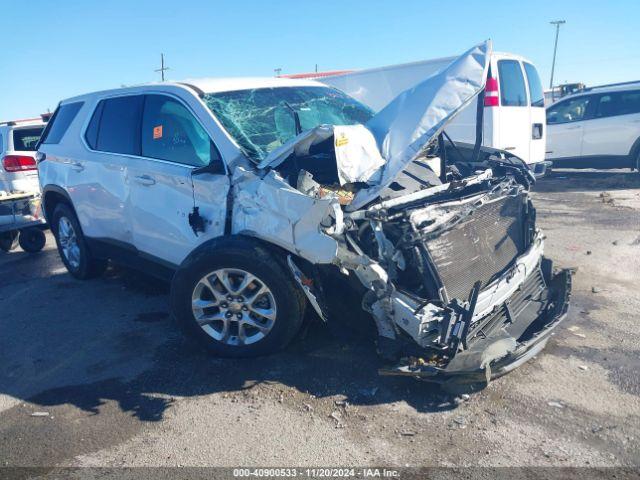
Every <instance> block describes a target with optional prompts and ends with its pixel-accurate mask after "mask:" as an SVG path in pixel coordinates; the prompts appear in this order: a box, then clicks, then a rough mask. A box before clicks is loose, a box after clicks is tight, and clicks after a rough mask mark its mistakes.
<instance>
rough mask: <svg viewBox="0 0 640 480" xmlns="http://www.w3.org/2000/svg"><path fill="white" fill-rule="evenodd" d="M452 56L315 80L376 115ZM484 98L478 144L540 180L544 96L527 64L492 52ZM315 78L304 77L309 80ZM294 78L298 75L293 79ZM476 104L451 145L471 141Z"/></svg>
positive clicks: (454, 129)
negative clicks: (511, 158) (517, 161)
mask: <svg viewBox="0 0 640 480" xmlns="http://www.w3.org/2000/svg"><path fill="white" fill-rule="evenodd" d="M453 60H455V57H446V58H437V59H432V60H424V61H420V62H413V63H405V64H400V65H389V66H386V67H379V68H372V69H367V70H356V71H353V72H346V73H344V72H342V73H338V74H335V75H322V76H321V77H319V78H318V81H320V82H322V83H324V84H326V85H330V86H333V87H336V88H338V89H340V90H342V91H344V92H345V93H347V94H349V95H350V96H352V97H354V98H356V99H357V100H360V101H361V102H362V103H364V104H365V105H367V106H369V107H371V108H372V109H373V111H375V112H377V111H379V110H381V109H382V108H384V107H385V106H386V105H387V104H388V103H389V102H391V101H392V100H393V99H394V98H395V97H396V96H398V95H399V94H400V93H402V92H403V91H405V90H406V89H408V88H412V87H414V86H415V85H416V84H418V83H419V82H421V81H422V80H423V79H424V78H426V77H427V76H429V75H432V74H434V73H436V72H438V71H439V70H441V69H443V68H446V67H447V65H449V64H450V63H451V62H452V61H453ZM489 63H490V66H489V76H488V79H487V85H486V90H485V96H484V107H485V111H484V122H483V139H482V144H483V145H484V146H487V147H492V148H498V149H500V150H507V151H508V152H510V153H512V154H513V155H516V156H518V157H520V158H522V159H523V160H524V161H525V162H526V163H527V164H529V166H530V167H531V169H532V170H534V172H535V173H536V174H537V175H544V173H545V170H546V166H547V163H546V162H545V135H546V133H545V129H544V123H545V111H544V92H543V89H542V84H541V83H540V77H539V75H538V71H537V69H536V67H535V65H534V64H533V62H531V61H530V60H527V59H526V58H524V57H522V56H520V55H515V54H513V53H503V52H493V53H492V54H491V60H490V62H489ZM314 75H317V74H308V75H305V76H308V77H311V78H312V77H313V76H314ZM293 77H300V75H293ZM476 115H477V102H475V101H474V102H471V103H470V104H469V106H468V107H467V108H465V109H464V110H462V111H461V112H460V113H459V114H458V115H457V117H456V118H455V119H453V120H452V121H451V122H450V123H449V124H448V126H447V129H446V133H447V134H448V135H449V136H450V137H451V138H453V139H454V140H455V141H462V142H473V139H474V138H475V134H476V132H475V126H476Z"/></svg>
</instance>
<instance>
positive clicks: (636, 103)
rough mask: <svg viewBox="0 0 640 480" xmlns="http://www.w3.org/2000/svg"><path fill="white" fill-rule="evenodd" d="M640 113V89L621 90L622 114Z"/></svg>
mask: <svg viewBox="0 0 640 480" xmlns="http://www.w3.org/2000/svg"><path fill="white" fill-rule="evenodd" d="M631 113H640V90H634V91H631V92H620V115H629V114H631Z"/></svg>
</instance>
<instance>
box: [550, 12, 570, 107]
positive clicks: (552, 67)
mask: <svg viewBox="0 0 640 480" xmlns="http://www.w3.org/2000/svg"><path fill="white" fill-rule="evenodd" d="M549 23H550V24H551V25H555V26H556V42H555V44H554V46H553V62H551V80H550V81H549V88H550V89H551V98H553V97H554V95H553V71H554V70H555V68H556V52H557V51H558V34H559V33H560V25H564V24H565V23H567V22H566V21H564V20H554V21H553V22H549Z"/></svg>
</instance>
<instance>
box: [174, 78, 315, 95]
mask: <svg viewBox="0 0 640 480" xmlns="http://www.w3.org/2000/svg"><path fill="white" fill-rule="evenodd" d="M178 83H181V84H188V85H193V86H194V87H196V88H198V89H199V90H202V91H203V92H205V93H219V92H232V91H236V90H248V89H252V88H274V87H326V85H324V84H322V83H320V82H316V81H314V80H309V79H296V78H284V77H229V78H194V79H187V80H184V81H183V82H178Z"/></svg>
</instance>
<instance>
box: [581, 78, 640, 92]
mask: <svg viewBox="0 0 640 480" xmlns="http://www.w3.org/2000/svg"><path fill="white" fill-rule="evenodd" d="M634 83H637V84H640V80H631V81H629V82H619V83H608V84H605V85H595V86H593V87H587V88H584V89H582V90H581V92H588V91H590V90H594V89H596V88H611V87H624V86H625V85H633V84H634Z"/></svg>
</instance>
